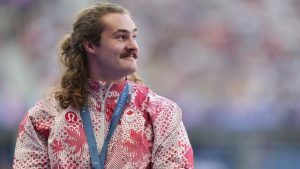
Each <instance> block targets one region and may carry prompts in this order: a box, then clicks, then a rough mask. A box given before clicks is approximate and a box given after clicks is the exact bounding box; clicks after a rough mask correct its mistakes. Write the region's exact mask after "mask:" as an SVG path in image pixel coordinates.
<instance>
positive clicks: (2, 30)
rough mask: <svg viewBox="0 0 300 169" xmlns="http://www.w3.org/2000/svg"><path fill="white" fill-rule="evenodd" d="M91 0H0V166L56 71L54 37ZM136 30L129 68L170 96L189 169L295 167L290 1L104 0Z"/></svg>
mask: <svg viewBox="0 0 300 169" xmlns="http://www.w3.org/2000/svg"><path fill="white" fill-rule="evenodd" d="M94 2H96V1H92V0H86V1H80V0H72V1H66V0H51V1H49V0H48V1H46V0H0V168H3V169H6V168H11V165H12V157H13V152H14V144H15V135H16V131H17V127H18V124H19V122H20V120H21V119H22V117H23V115H24V113H25V112H26V111H27V110H28V109H29V108H30V107H31V106H33V105H34V103H35V102H36V101H37V100H38V99H39V98H41V97H42V96H43V94H44V93H45V92H46V91H47V90H48V88H49V87H50V86H51V85H53V84H54V83H55V82H56V80H57V78H58V77H59V76H58V75H59V73H60V69H59V65H58V64H57V63H58V58H57V53H58V52H57V51H58V45H57V42H58V41H59V39H60V37H61V36H62V35H63V34H65V33H67V32H68V31H69V30H70V28H71V24H72V22H73V16H74V13H75V12H76V11H77V10H78V9H80V8H83V7H86V6H88V5H89V4H92V3H94ZM110 2H114V3H119V4H121V5H123V6H124V7H126V8H128V9H129V10H130V11H131V13H132V15H133V18H134V21H135V22H136V25H137V26H138V29H139V35H138V36H139V37H138V41H139V45H140V48H141V53H140V59H139V63H138V64H139V71H138V72H139V74H140V75H141V76H142V78H143V79H144V81H145V83H146V84H148V85H149V86H150V87H151V88H152V89H153V91H155V92H157V93H159V94H161V95H163V96H165V97H167V98H169V99H172V100H174V101H175V102H177V103H178V104H179V106H180V107H181V108H182V110H183V120H184V123H185V125H186V128H187V131H188V134H189V136H190V140H191V143H192V146H193V148H194V153H195V168H197V169H198V168H199V169H299V166H300V160H299V159H300V104H299V103H300V102H299V101H300V87H299V86H300V76H299V71H300V57H299V55H300V48H299V44H300V12H299V11H300V1H298V0H226V1H222V0H190V1H182V0H151V1H147V0H139V1H133V0H131V1H130V0H111V1H110Z"/></svg>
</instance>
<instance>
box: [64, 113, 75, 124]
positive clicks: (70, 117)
mask: <svg viewBox="0 0 300 169" xmlns="http://www.w3.org/2000/svg"><path fill="white" fill-rule="evenodd" d="M65 118H66V121H67V122H69V123H76V122H77V115H76V114H75V113H74V112H71V111H69V112H67V113H66V115H65Z"/></svg>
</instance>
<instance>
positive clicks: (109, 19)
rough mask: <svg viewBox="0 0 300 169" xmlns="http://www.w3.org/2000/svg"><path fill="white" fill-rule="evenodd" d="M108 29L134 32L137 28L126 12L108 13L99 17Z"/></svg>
mask: <svg viewBox="0 0 300 169" xmlns="http://www.w3.org/2000/svg"><path fill="white" fill-rule="evenodd" d="M101 20H102V22H103V23H104V25H105V26H104V27H105V29H106V30H109V31H113V32H116V31H120V32H136V31H137V28H136V26H135V24H134V22H133V21H132V19H131V18H130V16H129V15H128V14H120V13H110V14H107V15H105V16H103V17H102V18H101Z"/></svg>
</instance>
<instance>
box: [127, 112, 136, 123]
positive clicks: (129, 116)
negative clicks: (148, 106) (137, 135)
mask: <svg viewBox="0 0 300 169" xmlns="http://www.w3.org/2000/svg"><path fill="white" fill-rule="evenodd" d="M135 117H136V113H135V110H133V109H127V110H126V111H125V119H126V121H127V122H132V121H133V120H134V119H135Z"/></svg>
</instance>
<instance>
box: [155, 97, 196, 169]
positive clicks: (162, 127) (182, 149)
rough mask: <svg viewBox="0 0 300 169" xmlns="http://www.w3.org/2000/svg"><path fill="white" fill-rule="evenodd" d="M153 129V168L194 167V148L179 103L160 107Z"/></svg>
mask: <svg viewBox="0 0 300 169" xmlns="http://www.w3.org/2000/svg"><path fill="white" fill-rule="evenodd" d="M153 130H154V144H153V149H152V166H153V168H155V169H163V168H173V169H175V168H186V169H190V168H194V162H193V149H192V147H191V144H190V141H189V138H188V135H187V132H186V129H185V127H184V125H183V122H182V113H181V110H180V108H179V107H178V106H177V104H175V103H172V104H170V105H168V106H164V108H160V112H159V113H158V114H157V116H156V117H155V119H153Z"/></svg>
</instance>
